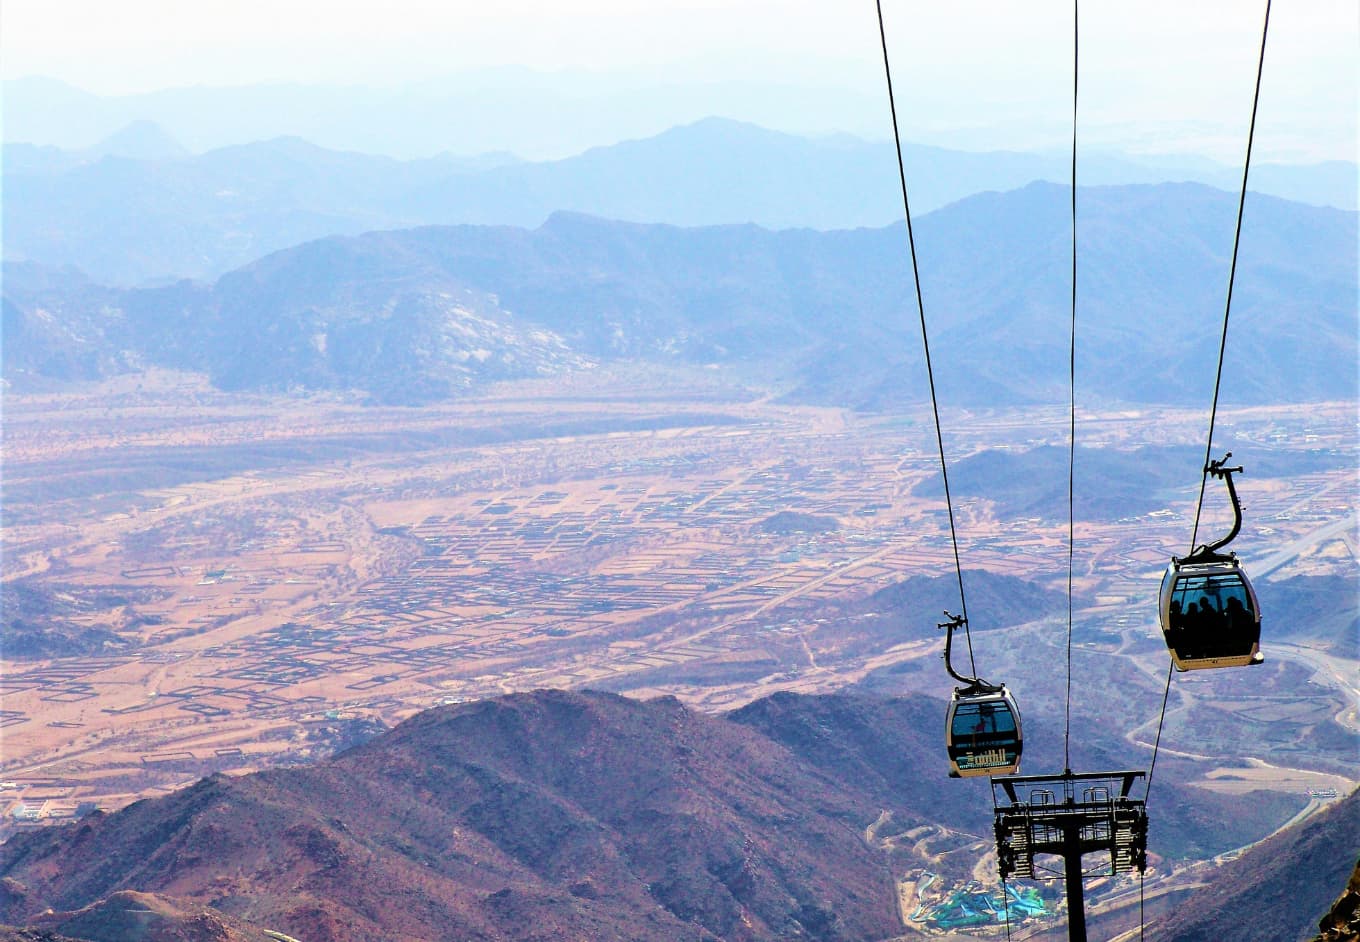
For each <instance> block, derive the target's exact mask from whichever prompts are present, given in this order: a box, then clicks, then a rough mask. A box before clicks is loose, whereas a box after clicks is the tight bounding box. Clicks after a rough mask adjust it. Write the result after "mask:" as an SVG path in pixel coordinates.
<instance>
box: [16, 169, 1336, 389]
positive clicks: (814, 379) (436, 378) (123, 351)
mask: <svg viewBox="0 0 1360 942" xmlns="http://www.w3.org/2000/svg"><path fill="white" fill-rule="evenodd" d="M1236 206H1237V200H1236V197H1235V196H1233V195H1232V194H1229V193H1225V192H1222V191H1218V190H1213V189H1210V188H1208V187H1204V186H1199V185H1194V184H1180V185H1172V184H1166V185H1160V186H1125V187H1094V188H1090V189H1083V190H1082V191H1081V193H1080V202H1079V207H1080V213H1081V220H1082V221H1081V229H1080V246H1081V255H1080V259H1081V262H1080V269H1079V286H1078V287H1079V314H1078V325H1077V343H1078V352H1077V374H1078V375H1077V383H1078V390H1079V395H1080V396H1081V397H1082V398H1083V400H1084V401H1087V402H1093V401H1137V402H1150V403H1169V404H1177V403H1183V404H1188V403H1193V404H1196V405H1203V404H1205V403H1207V402H1208V400H1209V397H1210V395H1211V392H1212V389H1213V382H1214V364H1215V362H1216V359H1217V353H1218V342H1219V336H1220V328H1221V324H1222V316H1223V305H1224V295H1225V291H1226V286H1227V275H1228V262H1229V256H1230V254H1231V245H1232V233H1233V224H1234V218H1235V213H1236ZM1356 220H1357V216H1356V214H1355V213H1348V212H1343V211H1341V210H1334V209H1325V208H1318V207H1311V206H1305V205H1302V204H1298V203H1291V202H1287V201H1284V200H1278V199H1274V198H1271V197H1264V196H1254V197H1252V198H1251V199H1250V200H1248V203H1247V215H1246V222H1245V226H1244V232H1243V246H1242V253H1241V256H1240V258H1239V260H1238V278H1237V285H1236V288H1235V292H1234V298H1233V319H1232V332H1231V335H1230V337H1229V343H1228V347H1227V354H1228V356H1227V361H1226V364H1225V371H1224V401H1225V402H1237V403H1265V402H1277V401H1300V400H1310V399H1324V398H1328V399H1337V398H1355V396H1356V394H1357V393H1356V379H1357V377H1356V371H1355V363H1356V360H1357V336H1356V327H1355V325H1356V320H1355V318H1356V310H1357V297H1356V296H1357V276H1356V264H1357V263H1356V254H1355V251H1354V249H1355V245H1356ZM1069 226H1070V222H1069V191H1068V190H1067V189H1066V188H1065V187H1062V186H1059V185H1055V184H1043V183H1039V184H1032V185H1030V186H1027V187H1024V188H1022V189H1020V190H1015V191H1012V192H1008V193H986V194H980V195H978V196H974V197H970V198H968V199H966V200H962V201H960V202H958V203H954V204H951V205H950V206H948V207H946V208H944V209H941V210H938V211H936V212H934V213H931V214H928V215H925V216H923V217H921V218H920V219H919V220H918V225H917V233H916V241H917V248H918V252H919V255H920V272H921V279H922V291H923V296H924V300H925V305H926V313H927V319H928V324H929V328H930V331H931V335H930V341H931V346H932V351H933V354H934V357H935V362H934V366H935V376H936V382H937V386H938V388H939V391H940V395H941V398H942V401H944V402H945V403H947V404H958V405H998V406H999V405H1008V404H1009V405H1014V404H1020V403H1045V402H1052V403H1057V402H1065V401H1066V395H1067V393H1066V382H1067V340H1068V330H1069V322H1068V304H1069V289H1068V287H1067V278H1068V275H1067V272H1068V270H1069V266H1070V260H1069V254H1068V253H1069V251H1070V238H1071V237H1070V229H1069ZM3 313H4V350H3V355H4V361H3V367H4V378H5V380H6V382H8V383H9V384H10V386H11V388H16V389H21V388H36V387H39V386H41V385H42V384H43V383H45V382H50V381H52V380H58V381H69V380H79V379H95V378H99V377H101V376H106V375H111V374H113V373H117V372H120V371H130V370H135V369H138V368H140V367H142V366H145V365H161V366H167V367H174V368H180V369H188V370H196V371H202V372H204V373H206V374H208V375H209V376H210V377H211V378H212V380H213V382H214V383H216V384H217V385H218V386H219V387H222V388H225V389H263V390H279V391H284V390H290V389H352V390H363V391H366V392H368V393H369V394H370V395H372V396H374V397H376V398H378V399H381V400H383V401H387V402H396V403H402V402H405V403H418V402H424V401H429V400H432V399H438V398H442V397H447V396H450V395H456V394H458V393H460V392H461V391H464V390H467V389H470V388H473V387H475V386H476V385H478V384H480V383H484V382H486V381H489V380H493V379H500V378H514V377H522V376H532V375H551V374H553V373H557V372H562V371H566V370H576V369H584V368H590V367H591V366H593V365H597V364H607V363H609V362H612V361H614V360H617V359H620V358H623V359H630V360H643V361H648V360H658V361H671V362H681V363H692V364H703V365H717V366H721V367H723V368H725V369H727V370H730V371H734V372H736V373H737V374H740V373H741V371H742V370H744V369H748V368H753V367H758V368H759V369H760V370H761V371H762V375H763V376H767V377H768V376H770V375H773V376H775V377H776V379H777V381H778V382H779V383H780V384H782V386H783V388H784V390H785V392H786V395H787V396H788V397H789V398H790V399H792V400H795V401H804V402H817V403H831V404H838V405H846V406H851V407H854V408H859V409H871V410H873V409H892V408H896V407H900V406H901V405H903V404H904V403H907V402H918V401H920V400H921V399H922V398H923V397H924V396H925V394H926V389H927V385H926V381H925V376H924V371H923V369H922V356H921V339H920V335H919V328H918V327H917V318H916V312H915V295H914V290H913V287H912V283H911V266H910V262H909V260H908V255H907V245H906V238H905V231H904V227H902V226H901V225H894V226H890V227H887V228H882V229H857V230H848V231H835V232H817V231H813V230H807V229H801V230H785V231H779V232H772V231H769V230H765V229H761V228H758V227H756V226H749V225H748V226H723V227H706V228H691V229H682V228H676V227H673V226H663V225H640V224H633V223H622V222H610V221H605V220H601V219H596V218H591V217H585V216H580V215H574V214H565V213H559V214H555V215H554V216H552V217H551V218H550V219H549V220H548V222H547V223H545V224H544V225H543V226H541V227H539V228H538V229H534V230H525V229H517V228H511V227H482V226H457V227H425V228H417V229H409V230H403V231H394V232H373V233H368V234H365V235H362V236H358V237H349V238H339V237H333V238H328V239H323V240H318V241H314V242H308V243H305V244H303V245H299V246H297V247H295V248H291V249H288V250H285V251H281V252H277V253H274V254H272V255H269V256H267V257H265V258H263V259H260V260H259V261H257V262H254V263H252V264H250V265H248V266H246V267H244V268H241V269H238V270H236V271H233V272H231V273H229V274H227V275H224V276H223V277H221V278H220V279H218V280H217V281H216V283H214V284H211V285H208V284H202V283H196V282H189V281H183V282H179V283H176V284H172V285H168V286H165V287H161V288H146V289H135V290H126V289H116V288H109V287H105V286H101V285H98V284H95V283H92V282H91V281H89V280H88V279H86V278H84V277H83V276H82V275H81V274H80V273H79V272H76V271H71V270H55V271H54V270H51V269H48V268H45V267H42V266H37V265H31V264H29V265H14V264H11V265H7V266H6V269H5V278H4V312H3Z"/></svg>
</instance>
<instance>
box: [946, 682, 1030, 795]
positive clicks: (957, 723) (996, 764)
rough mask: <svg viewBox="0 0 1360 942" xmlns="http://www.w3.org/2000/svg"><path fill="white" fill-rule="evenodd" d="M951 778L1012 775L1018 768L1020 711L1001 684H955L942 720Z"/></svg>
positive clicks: (1020, 740) (1020, 745) (1020, 741)
mask: <svg viewBox="0 0 1360 942" xmlns="http://www.w3.org/2000/svg"><path fill="white" fill-rule="evenodd" d="M945 739H946V745H947V747H948V751H949V776H950V778H968V777H970V776H974V775H1014V774H1015V773H1016V772H1017V771H1019V769H1020V751H1021V747H1022V744H1023V742H1022V739H1021V735H1020V711H1019V709H1017V708H1016V706H1015V699H1014V698H1013V697H1012V696H1011V694H1010V691H1008V690H1007V689H1006V688H1005V687H1004V686H1002V687H984V688H977V687H972V688H968V687H965V688H961V689H960V688H955V690H954V697H953V699H952V700H951V701H950V703H949V716H948V718H947V719H946V720H945Z"/></svg>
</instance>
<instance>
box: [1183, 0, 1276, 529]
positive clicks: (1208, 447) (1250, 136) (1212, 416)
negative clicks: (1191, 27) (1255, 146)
mask: <svg viewBox="0 0 1360 942" xmlns="http://www.w3.org/2000/svg"><path fill="white" fill-rule="evenodd" d="M1269 32H1270V0H1266V16H1265V23H1264V24H1263V25H1262V27H1261V55H1260V58H1259V59H1257V62H1256V92H1255V94H1254V95H1253V96H1252V99H1251V124H1250V126H1249V127H1248V129H1247V157H1246V160H1244V161H1243V162H1242V190H1241V192H1240V193H1239V194H1238V198H1237V229H1236V231H1235V232H1234V234H1233V250H1232V264H1231V265H1230V266H1229V268H1228V298H1227V301H1226V302H1225V304H1224V306H1223V332H1222V335H1221V336H1220V337H1219V341H1218V371H1217V373H1216V375H1215V376H1214V399H1213V404H1212V406H1211V407H1210V409H1209V436H1208V441H1206V442H1205V443H1204V463H1203V465H1202V467H1203V468H1204V469H1205V470H1204V471H1202V472H1201V475H1200V479H1199V500H1198V501H1197V502H1196V504H1195V526H1194V529H1193V530H1192V531H1191V533H1190V552H1191V553H1193V552H1194V551H1195V541H1196V540H1197V539H1198V538H1199V517H1200V513H1201V511H1203V509H1204V486H1205V484H1207V483H1208V481H1209V474H1208V468H1209V460H1210V457H1211V455H1212V453H1213V447H1214V423H1215V422H1216V421H1217V419H1218V393H1219V389H1220V387H1221V386H1222V383H1223V354H1224V351H1225V350H1226V349H1227V346H1228V315H1229V314H1231V313H1232V295H1233V281H1234V280H1235V279H1236V277H1237V250H1238V247H1239V246H1240V245H1241V243H1242V211H1243V209H1244V208H1245V206H1246V203H1247V178H1248V176H1249V175H1250V174H1251V145H1252V142H1253V141H1254V140H1255V137H1256V109H1257V106H1258V105H1259V104H1260V102H1261V73H1262V72H1263V71H1264V70H1265V62H1266V34H1267V33H1269Z"/></svg>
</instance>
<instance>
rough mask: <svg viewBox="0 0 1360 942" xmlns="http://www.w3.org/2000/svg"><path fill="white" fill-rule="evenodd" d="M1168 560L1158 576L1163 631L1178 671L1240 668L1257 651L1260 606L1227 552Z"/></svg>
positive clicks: (1258, 658) (1256, 660) (1256, 659)
mask: <svg viewBox="0 0 1360 942" xmlns="http://www.w3.org/2000/svg"><path fill="white" fill-rule="evenodd" d="M1205 555H1206V554H1199V555H1198V556H1189V557H1185V558H1183V559H1173V560H1172V561H1171V565H1170V566H1169V567H1167V570H1166V575H1165V576H1164V577H1163V578H1162V591H1161V621H1162V634H1163V635H1164V636H1165V638H1166V646H1167V649H1168V650H1169V651H1170V652H1171V660H1172V662H1173V663H1174V664H1175V665H1176V669H1177V670H1181V671H1189V670H1199V669H1201V668H1208V667H1245V666H1248V665H1252V664H1260V663H1261V662H1262V661H1264V660H1265V657H1264V656H1263V655H1262V654H1261V607H1260V605H1258V604H1257V601H1256V593H1255V592H1254V591H1253V590H1252V588H1251V582H1250V581H1249V580H1248V579H1247V574H1246V573H1245V572H1244V571H1243V570H1242V567H1241V565H1240V564H1239V563H1238V562H1237V557H1235V556H1233V555H1231V554H1229V555H1226V556H1220V555H1218V554H1211V558H1205Z"/></svg>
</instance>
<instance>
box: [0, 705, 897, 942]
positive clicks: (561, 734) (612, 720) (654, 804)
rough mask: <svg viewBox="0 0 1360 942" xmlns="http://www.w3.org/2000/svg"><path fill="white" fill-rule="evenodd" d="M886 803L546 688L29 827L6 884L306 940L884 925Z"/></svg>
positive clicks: (732, 727)
mask: <svg viewBox="0 0 1360 942" xmlns="http://www.w3.org/2000/svg"><path fill="white" fill-rule="evenodd" d="M876 814H877V809H876V808H873V807H872V805H871V803H870V802H868V801H867V800H866V799H865V798H864V796H862V795H860V794H859V793H857V792H855V791H854V790H853V789H852V788H849V787H847V786H846V785H845V784H843V783H838V782H835V781H832V780H830V779H828V778H825V777H823V776H821V775H819V774H817V773H816V772H815V771H814V770H812V769H811V768H809V767H808V766H806V765H804V764H802V763H800V762H798V761H797V760H795V759H794V758H793V757H792V756H791V755H790V754H789V753H788V752H787V751H785V750H783V749H781V748H779V747H778V746H776V745H775V744H774V743H772V742H771V741H770V740H768V739H766V738H764V737H762V736H760V735H758V734H756V733H754V732H752V731H749V730H747V729H745V728H744V727H742V726H740V725H738V724H735V723H731V722H728V721H726V720H723V719H721V718H716V717H707V716H703V715H701V714H695V713H692V712H690V711H688V710H686V709H685V708H683V707H682V706H680V705H679V704H678V703H676V702H675V701H673V700H659V701H652V702H649V703H640V702H636V701H629V700H625V699H623V698H620V697H614V696H610V695H605V694H589V693H587V694H568V693H551V692H540V693H536V694H531V695H522V696H512V697H507V698H502V699H499V700H495V701H485V702H481V703H474V704H466V705H462V706H457V707H449V708H441V709H437V710H433V711H428V712H426V713H423V714H420V715H418V716H417V717H415V718H413V719H412V720H410V721H408V722H407V723H404V724H402V725H401V726H400V727H398V728H397V729H395V730H394V731H392V732H391V733H390V734H388V735H385V736H381V737H378V738H377V739H375V740H372V741H370V742H369V743H367V744H365V745H363V746H360V747H358V748H356V749H354V750H351V751H350V752H348V753H346V754H344V755H342V756H340V757H338V758H336V759H334V760H332V761H330V762H327V763H323V764H321V765H319V766H317V767H314V768H309V769H293V770H287V771H281V772H269V773H262V774H257V775H251V776H247V777H244V778H239V779H228V778H223V777H222V776H214V777H212V778H209V779H204V780H203V781H201V782H200V783H199V784H197V785H195V786H193V787H192V788H190V789H187V790H185V791H182V792H178V793H175V794H174V795H171V796H168V797H167V798H164V799H158V800H154V801H143V802H138V803H137V804H135V805H132V806H130V807H128V808H126V809H124V810H123V811H122V812H119V813H117V814H115V815H111V816H108V817H102V818H95V819H93V820H87V821H86V822H85V823H82V824H81V825H79V826H78V827H72V828H66V829H60V830H45V831H41V832H29V833H26V834H22V835H20V836H18V837H16V838H14V839H13V840H11V841H9V842H8V843H7V844H5V845H4V846H3V848H0V873H3V874H4V875H5V876H7V877H9V878H11V880H12V881H18V882H19V883H21V884H22V885H23V886H24V887H25V889H26V894H25V896H24V897H23V898H24V900H25V902H24V904H23V905H22V906H21V907H18V908H15V907H13V906H11V908H9V909H7V910H6V911H5V912H4V913H3V914H0V919H7V920H9V921H11V922H13V921H16V920H25V919H31V918H32V917H33V916H35V915H37V913H38V912H39V911H40V910H41V908H45V907H47V906H52V907H53V908H55V909H61V910H69V909H75V908H78V907H81V906H87V905H89V904H90V903H91V902H93V901H95V900H97V899H99V898H102V897H104V896H107V895H108V894H110V893H113V892H116V891H118V890H121V889H128V888H137V889H138V890H141V891H143V892H155V893H161V894H169V895H171V896H176V897H180V898H185V899H193V900H200V901H202V902H206V903H209V904H210V905H212V906H214V907H215V908H217V909H220V910H222V911H224V912H227V913H228V914H230V915H232V916H234V917H237V918H241V919H245V920H248V921H249V922H251V923H253V924H257V925H268V926H270V927H271V928H277V929H280V930H281V931H284V932H287V933H289V934H292V935H296V936H298V937H299V938H306V939H308V940H326V939H357V938H372V937H376V936H378V935H380V934H382V935H384V937H387V938H395V939H415V938H425V939H470V938H471V939H487V940H494V939H512V938H513V939H552V938H562V937H564V936H565V937H588V938H594V939H607V938H629V939H640V940H642V939H656V940H663V939H674V938H677V937H681V936H682V935H683V936H684V937H693V938H710V939H711V938H713V937H714V936H720V937H723V938H747V939H776V938H778V939H797V938H807V939H869V938H882V937H885V936H887V935H889V934H891V932H892V931H893V927H894V926H895V924H896V917H895V914H894V908H893V903H892V890H891V881H890V879H889V877H888V873H887V870H886V869H885V863H886V860H885V858H884V857H883V854H882V853H881V852H880V851H877V850H875V849H872V848H870V847H868V846H866V845H865V843H864V842H863V840H862V839H861V836H860V832H861V830H862V829H863V827H864V826H865V825H866V824H867V823H869V822H870V821H872V820H873V818H874V816H875V815H876ZM71 860H79V861H84V862H85V863H84V864H83V865H82V866H81V867H77V868H66V867H64V865H63V861H71ZM11 899H12V896H11Z"/></svg>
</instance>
